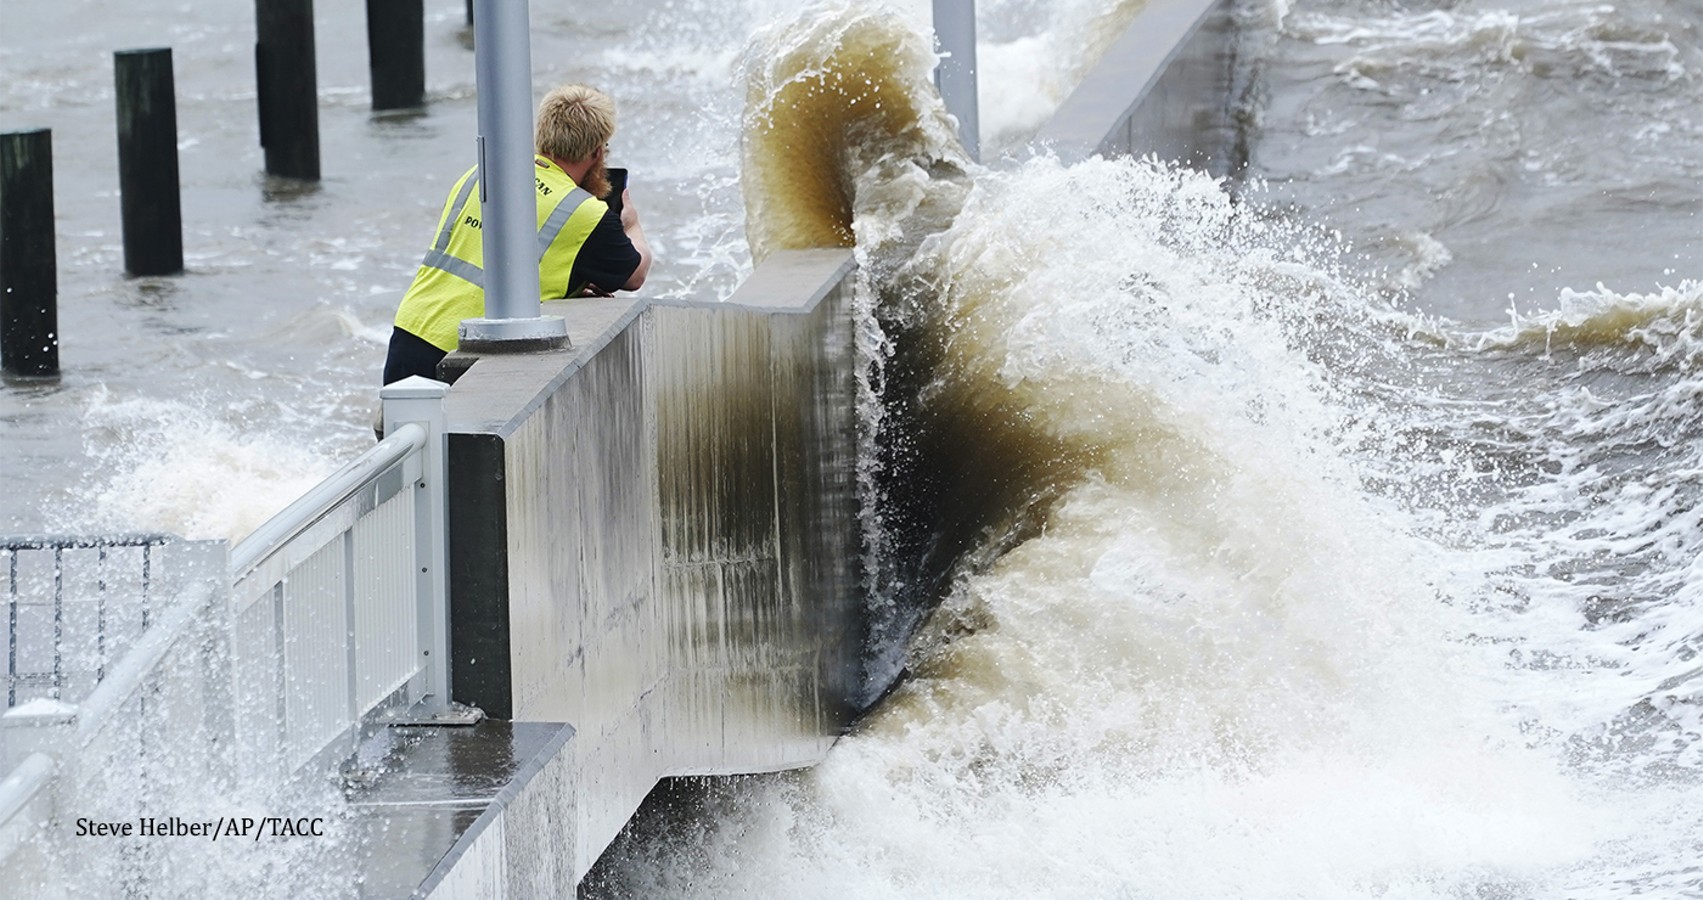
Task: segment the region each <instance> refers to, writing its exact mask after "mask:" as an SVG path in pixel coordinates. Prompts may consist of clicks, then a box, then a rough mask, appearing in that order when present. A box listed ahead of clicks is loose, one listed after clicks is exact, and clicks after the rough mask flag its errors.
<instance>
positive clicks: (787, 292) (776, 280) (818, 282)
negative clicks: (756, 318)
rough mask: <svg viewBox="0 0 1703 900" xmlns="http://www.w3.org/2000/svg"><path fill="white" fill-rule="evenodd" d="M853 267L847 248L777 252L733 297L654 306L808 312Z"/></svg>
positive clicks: (667, 302) (852, 260) (675, 301)
mask: <svg viewBox="0 0 1703 900" xmlns="http://www.w3.org/2000/svg"><path fill="white" fill-rule="evenodd" d="M855 265H856V260H855V257H854V256H853V255H852V251H851V249H850V248H847V247H823V248H819V249H812V250H778V251H776V252H774V253H772V254H770V255H769V257H768V258H767V259H765V260H763V261H762V263H760V264H759V265H758V266H757V267H756V269H754V270H753V271H752V272H751V277H749V278H747V279H745V281H744V283H742V284H740V285H739V288H738V290H736V291H734V292H733V296H731V297H729V298H727V299H726V300H722V301H703V300H658V301H654V302H653V303H652V305H653V306H669V307H691V308H695V309H718V308H719V309H728V308H732V309H747V310H760V311H764V312H793V313H807V312H810V311H811V310H813V309H815V308H816V304H818V303H820V302H822V298H824V297H826V296H828V294H829V293H830V292H831V291H833V289H834V288H835V286H837V285H838V284H839V283H840V282H841V281H842V280H843V279H844V278H845V276H846V273H848V272H850V271H851V269H852V267H853V266H855Z"/></svg>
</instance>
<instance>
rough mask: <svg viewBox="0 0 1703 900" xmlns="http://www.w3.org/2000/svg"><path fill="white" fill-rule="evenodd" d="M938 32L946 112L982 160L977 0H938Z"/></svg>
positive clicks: (938, 81) (938, 77)
mask: <svg viewBox="0 0 1703 900" xmlns="http://www.w3.org/2000/svg"><path fill="white" fill-rule="evenodd" d="M934 33H935V36H936V37H937V38H939V40H940V49H941V52H942V55H943V56H944V57H945V58H944V59H942V60H941V61H940V66H939V68H937V69H935V71H934V84H935V86H936V87H938V88H939V89H940V99H941V100H942V101H944V102H945V103H946V111H947V112H949V113H951V114H952V115H953V116H954V117H955V118H957V120H958V140H959V141H960V142H962V143H963V145H964V150H965V151H966V152H968V153H969V154H970V158H971V159H974V160H980V159H981V156H982V150H981V122H980V117H979V116H978V115H977V111H976V110H977V105H976V0H934Z"/></svg>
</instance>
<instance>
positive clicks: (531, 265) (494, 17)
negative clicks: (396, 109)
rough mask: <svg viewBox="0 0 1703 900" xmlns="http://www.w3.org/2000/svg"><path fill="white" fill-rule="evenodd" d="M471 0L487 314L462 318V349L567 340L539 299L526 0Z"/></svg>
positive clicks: (564, 328)
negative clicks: (472, 7) (546, 312)
mask: <svg viewBox="0 0 1703 900" xmlns="http://www.w3.org/2000/svg"><path fill="white" fill-rule="evenodd" d="M473 6H474V11H473V56H474V59H473V68H474V74H475V77H476V79H477V90H478V92H479V204H480V218H481V220H482V227H481V234H482V236H483V239H484V242H485V249H484V252H485V262H484V270H485V316H484V318H479V319H467V320H465V321H463V322H462V323H461V349H463V350H470V351H475V352H492V351H498V352H500V351H503V350H535V349H544V348H548V347H562V346H566V345H567V341H568V326H567V323H566V322H564V321H563V320H562V319H561V318H560V317H556V316H552V317H549V318H545V317H544V316H543V309H542V307H541V306H540V304H539V300H538V297H539V288H538V199H537V193H536V188H534V186H533V185H534V181H535V179H536V175H535V174H534V167H533V163H532V158H533V146H532V44H531V41H532V33H531V30H530V28H529V27H528V18H527V3H526V0H474V4H473Z"/></svg>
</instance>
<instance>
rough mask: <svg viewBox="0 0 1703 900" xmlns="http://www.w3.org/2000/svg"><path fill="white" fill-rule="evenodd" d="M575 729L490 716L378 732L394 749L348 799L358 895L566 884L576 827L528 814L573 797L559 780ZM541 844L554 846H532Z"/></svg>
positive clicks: (446, 893)
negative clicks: (542, 823) (358, 858)
mask: <svg viewBox="0 0 1703 900" xmlns="http://www.w3.org/2000/svg"><path fill="white" fill-rule="evenodd" d="M573 734H574V730H573V729H572V728H570V727H567V726H565V725H559V724H550V723H509V722H499V721H491V720H486V721H483V722H480V723H479V724H478V725H475V726H472V727H468V728H392V729H389V730H388V731H386V732H381V733H380V734H379V735H378V736H377V738H376V740H380V741H384V742H387V743H388V744H389V748H388V752H386V753H384V754H383V758H382V759H381V760H377V761H375V763H374V765H375V766H376V767H377V768H378V769H379V771H380V774H379V775H378V777H377V778H376V779H375V780H374V781H373V782H372V783H370V784H368V785H366V786H365V787H363V788H362V789H360V790H359V791H357V792H356V793H354V794H353V795H352V796H351V797H350V798H349V805H350V807H351V809H352V810H354V812H355V818H354V823H353V828H354V834H355V835H356V836H357V838H358V842H359V846H360V847H361V848H362V850H361V853H362V865H361V868H360V871H361V873H362V878H363V880H362V882H361V886H360V895H361V896H363V897H374V898H381V897H382V898H399V897H411V896H412V897H434V898H443V897H493V896H501V895H502V893H503V891H504V888H505V886H506V888H507V890H510V891H513V889H514V886H515V885H516V883H517V882H519V883H530V884H532V885H534V886H545V885H550V884H554V883H559V882H558V879H559V878H560V877H562V873H560V872H559V871H558V870H559V868H560V867H561V865H562V864H563V862H564V861H565V860H566V859H567V857H568V855H569V851H570V848H571V847H572V846H573V839H572V835H571V833H568V832H566V831H564V830H563V829H562V828H560V827H550V828H535V827H533V826H534V825H536V824H537V823H535V822H532V821H521V820H528V819H530V814H529V812H528V810H529V809H531V808H532V807H534V806H536V805H537V804H538V803H539V802H542V801H545V800H549V801H550V802H552V803H553V802H555V801H556V800H557V796H556V795H559V794H564V793H571V792H565V791H563V790H562V786H561V784H560V782H561V780H562V777H563V775H564V773H565V772H566V771H567V770H569V769H571V761H572V738H573ZM566 818H567V819H568V821H570V822H571V817H566ZM511 822H512V823H513V824H519V825H521V826H522V827H519V828H511V827H509V826H510V825H511ZM523 838H524V841H525V843H524V844H519V845H517V842H518V841H520V840H521V839H523ZM540 841H543V842H550V843H553V844H555V845H556V846H554V847H553V848H541V847H536V846H533V845H535V844H536V843H537V842H540ZM551 849H553V850H554V852H537V851H548V850H551ZM550 893H551V892H550V891H548V890H544V891H530V890H528V891H521V892H519V893H518V894H516V895H517V896H548V895H549V894H550Z"/></svg>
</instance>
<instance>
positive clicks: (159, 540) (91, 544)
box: [0, 532, 177, 550]
mask: <svg viewBox="0 0 1703 900" xmlns="http://www.w3.org/2000/svg"><path fill="white" fill-rule="evenodd" d="M175 540H177V538H176V537H174V536H172V535H169V534H164V533H157V534H156V533H145V532H144V533H138V534H108V535H56V534H30V535H8V536H6V537H0V550H98V549H100V548H102V547H155V546H158V545H160V544H166V543H170V542H172V541H175Z"/></svg>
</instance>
